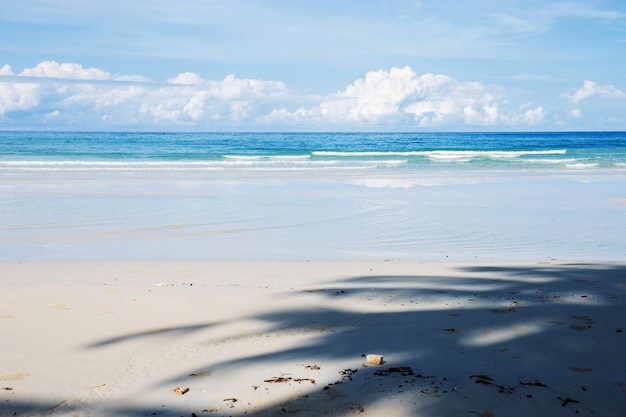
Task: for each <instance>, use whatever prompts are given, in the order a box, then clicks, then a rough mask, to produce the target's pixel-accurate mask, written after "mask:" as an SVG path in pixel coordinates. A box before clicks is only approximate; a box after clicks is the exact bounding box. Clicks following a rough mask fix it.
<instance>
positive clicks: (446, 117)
mask: <svg viewBox="0 0 626 417" xmlns="http://www.w3.org/2000/svg"><path fill="white" fill-rule="evenodd" d="M181 2H182V3H181V4H177V7H173V6H172V5H171V4H170V3H169V2H164V1H161V0H154V1H151V2H143V1H138V2H134V3H132V5H128V7H131V8H134V9H136V10H135V11H136V12H139V11H142V12H144V13H143V14H137V16H138V17H137V18H136V19H135V20H133V21H128V20H124V19H123V18H122V17H121V16H122V15H121V14H119V13H117V12H116V6H119V7H117V8H118V9H119V8H120V7H121V6H122V3H118V2H116V1H113V2H112V3H111V2H103V1H99V0H94V3H93V4H92V6H93V9H94V10H86V8H84V7H80V4H79V3H78V2H75V1H73V0H50V1H47V2H43V1H42V0H24V1H23V2H18V3H16V4H13V3H11V4H4V5H2V6H0V11H2V9H4V10H3V11H4V12H5V13H2V14H0V15H2V16H4V17H0V35H3V36H4V38H5V39H7V40H8V41H14V42H13V43H11V42H4V46H0V57H3V58H2V59H7V58H8V59H9V60H10V59H11V58H12V57H15V61H17V62H31V65H22V68H17V67H16V65H15V64H14V63H13V62H0V129H3V128H5V129H59V130H62V129H70V130H73V129H85V130H108V129H116V130H119V129H141V130H154V129H157V130H158V129H164V130H316V131H319V130H360V129H364V130H419V129H422V130H521V131H523V130H576V129H581V130H594V129H597V130H607V129H608V130H626V112H624V109H625V108H626V92H625V91H626V76H625V75H624V74H623V70H622V69H621V68H622V67H623V65H621V66H620V65H617V66H616V65H615V63H619V62H621V58H620V56H619V55H617V56H616V52H618V53H619V52H621V54H622V55H621V56H622V57H623V56H626V55H625V54H624V52H626V51H624V48H626V12H624V11H623V9H624V6H623V5H622V4H621V3H620V2H615V1H548V2H545V1H542V2H539V1H535V0H526V1H525V2H516V3H515V5H509V6H507V5H506V4H505V5H504V6H503V5H502V3H501V2H491V1H488V0H485V1H481V2H477V3H476V4H475V5H474V6H475V7H473V8H469V9H468V8H466V7H465V6H463V7H460V9H463V10H458V7H457V8H454V7H451V6H452V5H457V6H458V3H450V2H449V0H444V1H443V3H447V6H446V5H445V4H444V5H442V6H441V7H440V8H438V9H433V8H432V7H433V5H432V4H428V3H427V2H419V1H408V0H398V1H397V2H393V3H388V2H383V1H378V0H372V1H371V2H367V3H366V4H364V3H362V2H353V1H352V0H348V1H346V2H339V4H340V5H338V4H337V3H335V2H327V1H325V0H322V1H321V2H320V4H319V5H318V6H316V7H313V6H312V5H311V4H307V5H304V4H300V3H291V2H284V3H281V2H277V1H272V0H267V1H255V0H233V1H232V2H220V1H207V2H197V1H194V0H181ZM105 3H106V5H108V6H109V8H107V9H105V8H104V6H105ZM504 3H506V2H504ZM520 4H522V5H524V4H525V5H526V8H523V7H521V6H519V5H520ZM51 5H56V6H58V7H60V8H61V10H60V11H59V10H58V8H57V9H54V8H52V6H51ZM244 6H245V7H244ZM120 10H123V9H120ZM26 12H29V13H26ZM61 12H66V13H65V14H62V13H61ZM145 12H150V13H148V14H146V13H145ZM199 12H202V13H199ZM146 16H148V17H146ZM220 16H223V17H224V19H225V21H226V22H227V23H228V21H229V19H230V22H231V23H232V22H233V20H232V19H235V20H236V21H237V22H239V23H246V25H235V26H231V25H228V24H227V23H224V22H221V20H220V19H219V17H220ZM55 19H56V20H55ZM59 19H61V20H59ZM113 19H117V21H116V22H117V23H118V26H119V27H120V28H121V29H116V31H115V32H108V31H107V30H104V31H103V32H100V30H102V29H98V28H100V27H101V25H96V24H94V28H95V29H93V30H91V31H87V32H81V30H83V29H84V28H85V26H86V25H89V23H90V22H96V23H111V22H112V21H113ZM150 19H152V20H150ZM53 21H54V24H52V23H51V22H53ZM46 24H49V25H52V26H55V25H56V31H54V33H53V32H51V31H50V30H51V29H50V28H49V27H48V26H47V25H46ZM581 24H585V25H586V26H580V25H581ZM66 26H67V28H66ZM118 26H115V27H118ZM189 27H191V28H192V29H193V30H195V31H196V32H194V33H190V32H187V31H189V30H190V29H189ZM581 27H584V28H586V29H588V30H587V32H586V33H583V34H580V33H578V32H581ZM46 28H47V29H46ZM61 28H63V30H61ZM131 28H132V30H133V31H134V32H135V33H130V31H131ZM168 28H169V29H168ZM303 28H304V29H303ZM53 29H55V28H54V27H53ZM307 29H309V31H307ZM159 30H160V31H162V32H163V33H159ZM59 32H60V34H57V33H59ZM198 32H201V33H198ZM582 32H584V31H582ZM283 33H288V34H291V35H293V36H291V38H293V39H290V37H289V36H281V35H283ZM83 34H84V36H83ZM26 35H29V36H30V37H28V36H26ZM45 35H49V36H50V37H51V38H53V39H51V40H50V41H49V42H50V43H49V44H48V45H46V44H45V41H46V40H45V39H44V36H45ZM244 35H245V36H244ZM565 35H567V36H569V38H568V37H566V36H565ZM38 36H40V37H42V38H41V42H43V43H44V45H40V44H39V43H37V42H35V41H36V40H37V37H38ZM69 36H73V37H72V38H71V39H72V41H71V43H64V41H65V42H67V41H68V39H70V38H69ZM55 37H56V39H55ZM83 37H84V39H83ZM25 39H26V40H25ZM29 39H30V40H29ZM410 39H414V41H413V42H410ZM564 39H566V41H564ZM585 39H587V40H591V41H592V42H587V43H585V42H584V40H585ZM199 40H204V41H207V40H211V41H220V42H221V43H225V44H228V45H227V46H225V47H220V46H216V45H214V44H210V42H207V43H206V44H210V46H205V43H198V42H199ZM124 42H125V43H124ZM177 42H178V43H177ZM355 42H356V43H357V44H358V43H359V42H360V44H358V45H356V44H355ZM562 42H565V43H562ZM92 44H97V45H99V46H101V47H100V48H99V49H98V52H97V53H94V52H93V51H90V50H89V46H91V45H92ZM125 44H129V45H130V46H129V47H126V49H124V47H123V46H122V45H125ZM107 45H113V47H111V46H107ZM156 45H159V47H158V48H156ZM175 45H178V46H180V47H179V48H178V49H176V48H174V46H175ZM193 45H195V47H196V48H197V51H196V54H197V55H195V56H194V57H191V58H190V57H189V55H193V54H192V53H191V52H190V47H191V46H193ZM296 45H297V46H298V48H297V49H295V48H296ZM546 45H547V46H546ZM115 46H117V48H115ZM207 48H208V49H207ZM332 48H335V49H332ZM68 51H69V52H68ZM277 51H278V52H277ZM281 51H282V52H281ZM208 52H210V53H211V58H210V59H209V58H206V59H205V60H203V59H202V58H201V57H204V56H206V55H205V54H206V53H208ZM264 52H265V53H266V54H265V55H264ZM134 53H136V54H137V55H138V57H137V58H132V57H131V55H132V54H134ZM344 55H345V56H344ZM25 56H26V58H25ZM56 56H58V57H60V58H59V59H54V58H55V57H56ZM38 58H39V59H38ZM62 58H68V59H62ZM70 58H71V59H70ZM594 60H595V61H594ZM603 60H604V61H603ZM90 63H96V64H98V65H93V64H90ZM155 64H159V65H155ZM409 64H410V65H409ZM429 67H432V68H429ZM155 68H158V70H157V69H155ZM111 69H114V70H115V72H111ZM129 69H130V71H129ZM424 69H425V70H424ZM220 72H221V76H219V77H218V76H216V75H218V73H220ZM332 87H334V88H332ZM329 90H330V91H329Z"/></svg>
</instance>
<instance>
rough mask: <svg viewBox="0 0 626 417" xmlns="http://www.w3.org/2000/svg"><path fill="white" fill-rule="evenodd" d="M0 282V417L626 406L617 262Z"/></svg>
mask: <svg viewBox="0 0 626 417" xmlns="http://www.w3.org/2000/svg"><path fill="white" fill-rule="evenodd" d="M0 276H2V278H1V279H0V295H1V297H0V326H1V329H2V334H3V339H4V340H3V353H4V355H3V356H2V358H0V388H2V389H1V390H0V412H1V413H2V415H4V414H5V413H6V414H7V415H12V414H13V413H17V415H42V414H46V415H59V416H62V415H68V416H69V415H87V414H89V415H98V416H126V415H127V416H134V415H159V416H167V417H169V416H172V417H173V416H180V415H185V416H193V415H196V416H201V415H206V416H227V415H247V416H250V415H252V416H265V415H267V416H270V415H282V414H285V415H300V416H318V415H323V414H325V413H327V414H331V415H363V416H368V415H369V416H378V415H394V416H398V415H406V416H409V415H417V414H420V413H425V414H429V415H468V413H469V415H473V414H475V415H478V416H483V417H487V416H503V415H507V416H527V415H528V414H529V413H534V414H537V415H540V416H542V415H545V416H561V415H563V416H565V415H572V414H575V413H579V414H581V415H590V414H595V415H602V416H619V415H621V412H622V411H623V410H624V409H625V408H626V395H624V394H625V390H626V379H624V375H625V374H626V373H625V372H626V365H624V361H623V346H624V342H625V339H624V338H625V337H626V335H625V334H624V331H626V323H624V321H623V320H624V317H626V303H625V302H624V299H625V297H626V279H625V278H624V277H625V276H626V263H624V262H602V263H569V262H559V261H546V260H538V261H534V262H529V261H524V262H518V261H515V260H513V261H507V262H502V261H488V262H478V261H476V262H453V261H450V262H417V261H379V260H373V261H367V260H359V261H183V260H181V261H174V260H167V261H59V262H56V261H26V262H4V261H3V262H0ZM366 354H380V355H383V357H384V363H383V364H381V365H372V364H367V363H365V357H363V356H362V355H366ZM177 389H178V391H177ZM187 389H189V390H188V391H186V390H187ZM183 391H184V392H183Z"/></svg>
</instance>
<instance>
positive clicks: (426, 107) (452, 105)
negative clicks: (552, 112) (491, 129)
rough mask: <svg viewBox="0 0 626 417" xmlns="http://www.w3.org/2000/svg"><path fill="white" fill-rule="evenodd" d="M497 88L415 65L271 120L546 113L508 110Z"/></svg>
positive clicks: (527, 118)
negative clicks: (419, 69) (423, 70)
mask: <svg viewBox="0 0 626 417" xmlns="http://www.w3.org/2000/svg"><path fill="white" fill-rule="evenodd" d="M501 94H502V92H501V91H500V89H499V88H498V87H485V86H484V85H483V84H481V83H478V82H460V81H457V80H455V79H454V78H451V77H449V76H447V75H441V74H423V75H420V76H418V75H417V74H416V73H415V72H414V71H413V69H411V68H410V67H404V68H392V69H391V70H389V71H382V70H381V71H372V72H369V73H367V74H366V76H365V78H362V79H358V80H356V81H355V82H354V83H352V84H350V85H349V86H348V87H347V88H346V89H345V90H344V91H340V92H338V93H335V94H331V95H330V96H328V97H325V98H323V99H322V100H321V101H320V103H319V104H318V105H317V106H315V107H313V108H310V109H305V108H302V107H301V108H299V109H297V110H295V111H293V112H289V111H287V110H286V109H279V110H276V111H274V112H272V113H271V114H270V115H269V116H268V117H267V118H266V120H268V121H272V122H279V121H280V122H285V123H290V122H291V123H293V122H299V123H306V122H308V123H325V124H352V125H359V124H365V125H372V124H384V125H389V124H401V125H406V124H413V125H418V126H442V125H446V124H450V125H496V124H498V123H503V124H506V125H512V124H514V125H517V124H533V125H534V124H537V123H540V122H541V121H542V118H543V117H544V116H545V111H544V110H543V109H542V108H541V107H538V108H536V109H534V110H527V111H525V112H521V113H520V112H519V111H514V112H512V113H511V111H503V110H501V108H502V107H504V105H505V104H506V103H505V100H503V99H502V98H501V97H500V96H501Z"/></svg>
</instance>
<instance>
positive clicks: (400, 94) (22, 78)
mask: <svg viewBox="0 0 626 417" xmlns="http://www.w3.org/2000/svg"><path fill="white" fill-rule="evenodd" d="M0 77H3V78H0V117H4V120H5V121H6V120H7V119H9V118H10V117H11V116H13V115H19V116H20V120H27V121H28V122H29V123H30V124H31V125H34V126H36V125H37V124H39V123H47V122H50V121H54V123H57V124H60V125H63V124H68V125H76V124H82V125H85V126H89V127H98V128H101V127H102V126H105V127H106V126H108V125H124V126H137V127H149V126H151V125H163V124H165V125H172V126H176V125H181V126H183V125H190V126H197V127H198V128H207V129H210V128H212V127H216V126H221V127H228V126H230V127H231V128H241V127H255V126H256V127H267V126H280V127H284V128H289V127H290V126H309V127H313V128H315V129H320V128H322V129H324V128H359V127H368V126H374V127H381V128H403V127H411V126H414V127H416V126H423V127H448V126H449V127H453V128H458V127H462V126H478V127H480V126H536V125H539V124H541V123H543V122H544V120H545V117H546V115H547V111H546V110H545V109H544V108H543V107H542V106H533V105H532V104H530V103H526V104H522V105H517V106H515V105H514V104H511V102H510V101H511V100H510V98H507V97H506V91H505V90H504V89H502V88H500V87H498V86H486V85H483V84H482V83H479V82H463V81H458V80H456V79H454V78H452V77H449V76H447V75H442V74H430V73H427V74H422V75H418V74H416V73H415V71H414V70H413V69H412V68H411V67H408V66H406V67H404V68H395V67H394V68H391V69H390V70H388V71H386V70H379V71H371V72H368V73H367V74H365V76H364V77H363V78H360V79H357V80H356V81H354V82H353V83H351V84H349V85H348V86H347V87H346V88H345V89H344V90H342V91H338V92H336V93H333V94H329V95H326V96H321V97H320V96H318V97H311V96H307V97H298V96H294V95H292V94H291V93H290V92H289V90H288V89H287V86H286V85H285V84H284V83H282V82H280V81H264V80H260V79H248V78H245V79H241V78H237V77H235V76H234V75H228V76H226V77H225V78H224V79H223V80H218V81H215V80H205V79H203V78H202V77H201V76H200V75H199V74H196V73H192V72H183V73H181V74H178V75H177V76H175V77H172V78H169V79H167V80H166V82H164V83H156V82H150V81H149V80H148V79H147V78H145V77H142V76H139V75H114V74H111V73H109V72H107V71H104V70H101V69H98V68H84V67H82V66H81V65H80V64H72V63H56V62H54V61H45V62H42V63H40V64H38V65H36V66H35V67H33V68H27V69H24V70H23V71H22V72H21V73H19V74H18V75H14V74H13V70H12V69H11V67H10V66H8V65H4V66H3V67H1V68H0ZM602 88H604V89H606V88H607V87H599V88H598V87H597V86H596V88H595V90H594V91H595V94H599V93H598V91H600V90H601V89H602ZM602 91H605V90H602ZM622 94H623V93H622ZM290 107H291V108H290ZM51 116H53V117H51ZM103 123H104V124H103Z"/></svg>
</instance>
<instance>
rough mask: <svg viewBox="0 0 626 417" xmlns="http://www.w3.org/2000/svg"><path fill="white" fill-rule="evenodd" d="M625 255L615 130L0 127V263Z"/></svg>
mask: <svg viewBox="0 0 626 417" xmlns="http://www.w3.org/2000/svg"><path fill="white" fill-rule="evenodd" d="M115 259H142V260H143V259H177V260H178V259H212V260H216V259H224V260H237V259H241V260H245V259H254V260H260V259H269V260H279V259H285V260H309V259H317V260H319V259H324V260H334V259H342V260H343V259H355V260H363V259H378V260H380V259H384V260H389V261H392V260H420V261H455V260H457V261H468V260H481V261H487V260H501V261H504V260H537V261H550V260H560V261H625V260H626V132H506V133H471V132H470V133H464V132H454V133H441V132H437V133H425V132H417V133H358V132H351V133H332V132H323V133H313V132H311V133H288V132H287V133H254V132H235V133H224V132H221V133H199V132H194V133H182V132H181V133H176V132H28V131H17V132H16V131H11V132H9V131H6V132H0V260H115Z"/></svg>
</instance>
